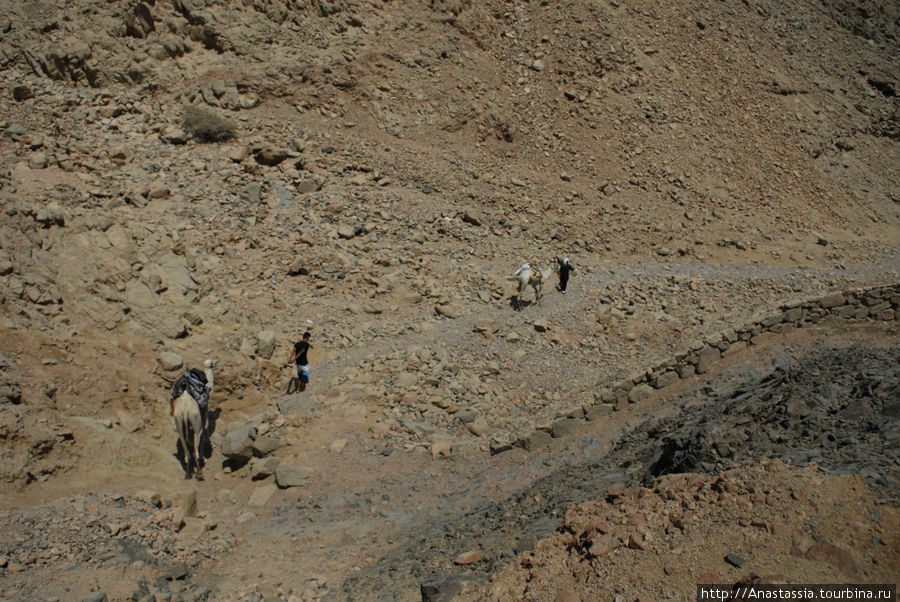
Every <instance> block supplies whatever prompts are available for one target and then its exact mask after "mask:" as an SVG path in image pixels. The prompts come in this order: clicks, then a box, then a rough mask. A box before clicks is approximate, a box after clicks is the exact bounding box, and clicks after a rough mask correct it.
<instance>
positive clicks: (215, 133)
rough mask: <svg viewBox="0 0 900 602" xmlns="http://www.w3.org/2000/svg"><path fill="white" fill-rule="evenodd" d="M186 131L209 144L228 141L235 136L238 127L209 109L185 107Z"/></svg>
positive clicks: (192, 106)
mask: <svg viewBox="0 0 900 602" xmlns="http://www.w3.org/2000/svg"><path fill="white" fill-rule="evenodd" d="M182 109H183V110H184V129H185V131H187V132H189V133H190V134H191V135H193V136H194V137H195V138H199V139H200V140H205V141H207V142H216V141H219V140H227V139H229V138H231V137H232V136H234V132H235V129H236V126H235V125H234V123H233V122H231V121H230V120H228V119H225V118H224V117H219V116H218V115H216V114H215V113H213V112H212V111H210V110H209V109H204V108H203V107H196V106H194V105H184V106H183V107H182Z"/></svg>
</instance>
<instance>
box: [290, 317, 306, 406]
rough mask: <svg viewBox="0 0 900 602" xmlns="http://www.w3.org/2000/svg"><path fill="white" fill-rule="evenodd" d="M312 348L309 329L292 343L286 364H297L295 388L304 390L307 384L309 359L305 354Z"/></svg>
mask: <svg viewBox="0 0 900 602" xmlns="http://www.w3.org/2000/svg"><path fill="white" fill-rule="evenodd" d="M311 348H312V345H310V344H309V331H307V332H304V333H303V339H302V340H300V341H297V342H296V343H294V349H293V350H292V351H291V358H290V359H289V360H288V364H293V363H295V364H296V365H297V390H299V391H305V390H306V385H308V384H309V359H308V358H307V357H306V354H307V353H308V352H309V350H310V349H311Z"/></svg>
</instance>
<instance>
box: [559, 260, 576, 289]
mask: <svg viewBox="0 0 900 602" xmlns="http://www.w3.org/2000/svg"><path fill="white" fill-rule="evenodd" d="M574 271H575V266H573V265H572V264H571V263H570V262H569V258H568V257H566V258H565V259H563V260H562V261H560V262H559V292H561V293H562V294H564V295H565V294H566V286H568V284H569V272H574Z"/></svg>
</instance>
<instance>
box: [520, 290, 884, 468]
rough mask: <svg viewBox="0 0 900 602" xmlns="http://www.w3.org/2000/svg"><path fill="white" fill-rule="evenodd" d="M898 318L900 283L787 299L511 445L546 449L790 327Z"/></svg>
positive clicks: (599, 392)
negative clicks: (745, 322)
mask: <svg viewBox="0 0 900 602" xmlns="http://www.w3.org/2000/svg"><path fill="white" fill-rule="evenodd" d="M898 315H900V284H894V285H890V286H879V287H871V288H864V289H851V290H845V291H840V292H832V293H829V294H827V295H825V296H823V297H819V298H816V299H812V300H806V301H789V302H787V303H784V304H781V305H779V306H778V308H777V309H775V310H773V311H771V312H766V313H765V314H763V315H762V317H760V318H759V319H756V320H753V321H752V322H750V323H749V324H745V325H743V326H740V327H737V328H734V329H728V330H725V331H723V332H720V333H717V334H715V335H713V336H710V337H707V338H706V339H704V340H702V341H697V342H696V343H695V344H693V345H692V346H691V347H690V348H689V349H688V350H687V351H684V352H683V353H679V354H678V355H676V356H675V357H672V358H669V359H668V360H666V361H664V362H662V363H661V364H658V365H657V366H654V367H652V368H650V369H648V370H646V371H643V372H641V373H639V374H636V375H634V376H632V377H630V378H626V379H625V380H622V381H620V382H618V383H613V384H610V386H608V387H602V388H600V389H598V390H597V391H595V392H594V401H593V403H590V404H587V405H585V406H584V407H581V408H576V409H574V410H572V411H569V412H568V413H566V414H565V415H561V416H558V417H557V418H556V419H555V420H554V421H553V423H552V424H551V425H548V426H546V427H541V428H537V429H535V430H533V431H531V432H529V433H526V434H523V435H522V436H520V437H519V438H518V440H517V442H516V445H518V446H520V447H523V448H525V449H526V450H528V451H531V450H534V449H537V448H539V447H543V446H544V445H548V444H549V443H550V442H551V441H552V440H553V439H554V438H559V437H564V436H566V435H568V434H571V433H573V432H576V431H578V430H580V429H581V428H582V427H583V426H585V425H586V424H587V423H588V422H590V421H593V420H598V419H600V418H602V417H604V416H607V415H609V414H610V413H611V412H612V411H614V410H615V409H616V408H619V407H622V406H623V405H624V404H629V403H640V402H641V401H644V400H645V399H647V398H649V397H650V396H652V395H653V394H654V393H655V392H656V391H657V390H659V389H664V388H666V387H668V386H671V385H673V384H675V383H676V382H678V381H679V380H681V379H685V378H690V377H691V376H694V375H695V374H704V373H706V372H708V371H709V370H710V369H711V368H712V366H713V364H715V363H716V362H719V361H720V360H722V359H723V358H728V357H729V356H731V355H734V354H736V353H738V352H739V351H741V350H743V349H746V348H748V347H754V346H761V345H765V344H766V343H768V342H770V341H771V340H773V339H775V338H780V337H783V336H784V335H785V333H786V332H787V331H789V330H790V329H792V328H804V327H809V326H812V325H815V324H818V323H820V322H822V321H823V320H825V319H828V318H831V319H839V320H845V321H847V322H865V321H871V322H875V321H878V322H893V321H896V320H897V318H898Z"/></svg>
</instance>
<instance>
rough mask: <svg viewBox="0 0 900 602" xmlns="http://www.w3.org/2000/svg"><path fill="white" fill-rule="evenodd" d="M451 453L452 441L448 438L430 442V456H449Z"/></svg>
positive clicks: (436, 457)
mask: <svg viewBox="0 0 900 602" xmlns="http://www.w3.org/2000/svg"><path fill="white" fill-rule="evenodd" d="M452 454H453V442H452V441H450V440H449V439H439V440H437V441H435V442H434V443H432V444H431V457H432V458H434V459H435V460H437V459H439V458H449V457H450V456H451V455H452Z"/></svg>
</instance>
